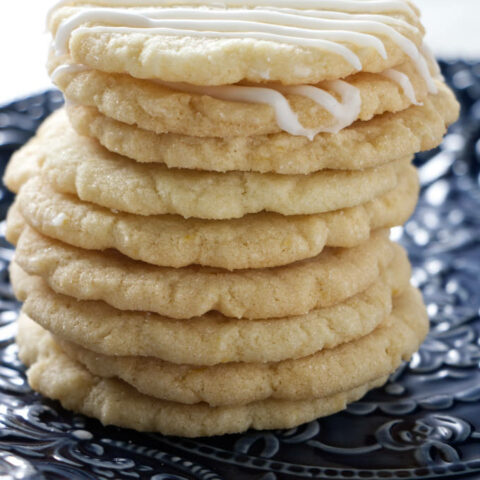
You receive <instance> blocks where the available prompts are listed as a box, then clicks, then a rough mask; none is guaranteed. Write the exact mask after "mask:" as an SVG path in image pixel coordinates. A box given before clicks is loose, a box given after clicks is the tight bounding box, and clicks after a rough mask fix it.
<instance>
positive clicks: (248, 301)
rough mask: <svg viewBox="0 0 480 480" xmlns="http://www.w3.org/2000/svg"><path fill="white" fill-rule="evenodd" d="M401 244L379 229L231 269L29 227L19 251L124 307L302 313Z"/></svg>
mask: <svg viewBox="0 0 480 480" xmlns="http://www.w3.org/2000/svg"><path fill="white" fill-rule="evenodd" d="M399 248H400V247H397V246H396V245H394V244H392V243H391V242H390V241H389V239H388V232H384V231H378V232H376V233H374V234H373V235H372V237H371V238H370V239H369V240H368V241H367V242H364V243H363V244H361V245H359V246H358V247H354V248H350V249H335V248H329V249H325V250H324V251H323V252H322V253H321V254H320V255H318V256H317V257H314V258H311V259H308V260H303V261H301V262H296V263H293V264H290V265H286V266H283V267H274V268H267V269H254V270H238V271H233V272H228V271H226V270H221V269H214V268H207V267H197V266H191V267H185V268H180V269H175V268H166V267H157V266H154V265H149V264H146V263H143V262H138V261H134V260H131V259H129V258H128V257H125V256H123V255H121V254H118V253H116V252H113V251H106V252H97V251H93V250H83V249H79V248H76V247H72V246H70V245H67V244H64V243H61V242H58V241H56V240H53V239H50V238H48V237H45V236H42V235H41V234H39V233H38V232H35V231H34V230H33V229H31V228H30V227H28V228H26V229H25V230H24V232H23V233H22V235H21V236H20V239H19V241H18V245H17V250H16V259H17V262H18V263H19V265H20V266H21V267H22V268H23V269H25V270H26V271H27V272H28V273H29V274H31V275H39V276H41V277H42V278H44V279H45V280H46V281H47V283H48V284H49V285H50V286H51V287H52V288H53V289H54V290H55V291H56V292H58V293H62V294H65V295H69V296H71V297H75V298H78V299H81V300H104V301H106V302H107V303H108V304H110V305H112V306H114V307H115V308H118V309H120V310H139V311H146V312H155V313H158V314H160V315H165V316H167V317H171V318H178V319H185V318H191V317H194V316H199V315H203V314H204V313H206V312H209V311H210V310H216V311H219V312H221V313H222V314H224V315H226V316H227V317H234V318H273V317H284V316H288V315H303V314H305V313H308V312H309V311H311V310H313V309H314V308H320V307H325V306H330V305H334V304H336V303H339V302H342V301H343V300H345V299H346V298H348V297H351V296H352V295H355V294H357V293H359V292H361V291H363V290H365V288H367V287H368V286H369V285H371V284H372V283H373V282H374V281H375V280H376V279H377V278H378V276H379V274H380V272H381V271H382V270H383V269H384V268H386V267H387V265H389V264H390V262H391V261H392V259H393V258H394V256H395V252H396V251H397V250H398V249H399Z"/></svg>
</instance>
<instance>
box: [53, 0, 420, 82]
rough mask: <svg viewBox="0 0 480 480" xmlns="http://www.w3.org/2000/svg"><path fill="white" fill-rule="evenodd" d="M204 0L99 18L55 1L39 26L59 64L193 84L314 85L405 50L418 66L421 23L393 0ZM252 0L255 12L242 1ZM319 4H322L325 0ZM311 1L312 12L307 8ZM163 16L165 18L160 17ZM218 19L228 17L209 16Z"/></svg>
mask: <svg viewBox="0 0 480 480" xmlns="http://www.w3.org/2000/svg"><path fill="white" fill-rule="evenodd" d="M189 3H190V6H191V2H183V4H184V5H185V4H186V5H189ZM232 3H234V2H230V5H232ZM374 3H376V2H374ZM208 4H209V10H208V11H206V10H205V7H204V5H205V2H202V6H203V10H201V9H198V8H195V7H193V11H191V10H190V11H187V13H186V11H185V10H178V9H177V10H173V11H172V10H171V9H169V10H165V7H167V6H169V4H165V2H162V3H159V2H149V5H152V6H155V7H157V8H154V9H148V10H147V9H143V10H141V9H129V10H124V11H120V12H119V10H118V9H115V8H112V9H111V10H110V13H108V11H105V10H104V9H103V12H102V14H103V15H101V16H99V15H97V14H96V12H98V11H99V10H98V9H96V8H94V7H91V6H85V5H79V6H74V7H60V8H58V9H55V10H53V11H52V13H51V16H50V19H49V29H50V31H51V33H52V35H53V37H54V39H55V47H56V52H57V55H59V56H60V58H61V60H63V61H65V62H66V61H67V58H65V56H66V55H67V54H69V55H70V57H71V58H72V60H73V62H74V63H78V64H82V65H86V66H88V67H91V68H93V69H96V70H101V71H105V72H110V73H128V74H129V75H131V76H133V77H137V78H149V79H160V80H165V81H171V82H186V83H190V84H195V85H227V84H235V83H239V82H242V81H248V82H253V83H263V82H265V80H266V79H268V81H271V82H280V83H282V84H285V85H300V84H316V83H318V82H320V81H322V80H333V79H337V78H345V77H347V76H349V75H352V74H354V73H356V72H358V71H359V70H363V71H365V72H373V73H376V72H382V71H384V70H386V69H388V68H391V67H394V66H396V65H400V64H402V63H403V62H405V61H406V60H407V59H408V58H409V57H411V58H415V59H416V60H417V61H418V62H419V63H420V62H421V60H422V59H423V57H422V55H421V53H420V52H419V50H420V49H421V46H422V43H423V35H424V30H423V28H422V27H421V24H420V20H419V14H418V11H417V10H415V9H414V8H413V7H412V6H411V5H410V4H408V3H406V2H403V1H401V0H396V1H395V2H394V3H393V4H392V2H391V1H389V2H381V3H380V4H378V3H377V4H376V5H373V6H371V5H369V2H355V8H353V9H352V8H351V4H350V8H347V9H344V8H342V5H338V7H337V8H335V9H334V10H336V12H326V13H325V11H324V10H325V8H323V9H322V5H321V4H319V3H318V1H317V2H308V6H307V7H306V8H309V9H310V10H308V11H307V12H306V13H304V12H305V10H304V9H303V8H305V7H303V8H302V5H301V4H299V3H298V1H291V2H288V3H283V5H282V7H283V8H285V7H290V8H292V9H297V10H294V12H293V13H294V14H293V15H292V14H291V13H290V11H288V10H283V9H280V10H278V9H276V8H275V7H276V6H277V5H276V4H275V3H274V2H264V3H263V5H262V4H260V5H259V4H258V2H256V1H255V2H247V3H245V2H237V6H239V7H243V8H241V9H240V10H238V9H235V10H233V9H232V10H230V8H227V9H225V8H221V9H218V3H215V2H208ZM170 5H178V2H170ZM392 5H393V8H392ZM109 6H111V4H110V5H109ZM252 6H255V7H256V8H255V10H252V9H251V8H249V7H252ZM328 6H329V7H330V8H331V2H329V4H328ZM162 7H163V8H162ZM212 7H213V8H212ZM245 7H247V8H245ZM262 7H268V8H262ZM312 8H313V9H315V10H317V11H316V12H315V14H313V15H312V12H311V9H312ZM272 9H273V11H272ZM277 10H278V11H277ZM178 12H180V13H178ZM172 13H173V15H172ZM332 13H333V15H334V16H335V17H336V18H335V19H332V18H331V15H332ZM365 13H368V14H379V13H380V14H381V16H374V17H369V21H368V22H361V23H360V22H358V20H359V19H363V18H364V17H362V16H360V17H358V14H360V15H362V14H365ZM112 15H116V16H117V25H119V26H118V27H117V26H116V25H112V24H111V21H107V22H106V21H105V18H108V19H110V18H111V17H112ZM163 15H168V16H167V17H166V18H168V19H169V20H167V22H165V20H164V17H163ZM185 15H187V17H188V18H190V19H194V20H193V23H192V22H187V24H185V23H183V22H182V21H181V25H183V26H184V27H185V28H186V29H184V28H180V29H179V30H175V28H177V27H178V26H179V24H178V20H179V19H181V17H182V16H185ZM226 16H231V17H232V19H233V20H234V21H233V22H228V21H227V22H223V21H221V20H219V19H220V18H226ZM252 16H253V18H252ZM259 16H260V17H261V18H259ZM339 16H340V19H338V17H339ZM202 19H203V20H202ZM325 19H326V20H327V22H328V27H327V28H326V27H325ZM337 19H338V20H337ZM206 20H208V21H209V22H208V23H207V25H208V27H209V28H207V31H206V29H205V27H206V24H205V22H206ZM212 20H213V21H212ZM240 20H242V21H240ZM352 20H353V23H350V22H351V21H352ZM239 21H240V22H239ZM243 21H247V22H248V23H243ZM172 22H173V23H172ZM252 22H253V23H252ZM219 23H220V25H219ZM332 24H333V25H334V27H333V28H334V29H333V30H332ZM169 25H174V26H173V28H174V30H168V31H166V30H165V28H160V30H158V29H156V30H155V28H153V27H155V26H160V27H165V26H167V27H168V26H169ZM284 25H285V26H284ZM131 27H141V28H131ZM231 28H233V31H229V29H231ZM298 28H299V29H298ZM199 30H202V31H201V32H200V31H199ZM194 31H195V32H194ZM257 31H259V32H260V33H258V35H257V34H256V32H257ZM244 32H246V33H244ZM254 32H255V33H254ZM258 36H260V37H261V38H259V37H258ZM255 37H257V38H255ZM292 58H294V59H295V65H294V67H293V66H292ZM422 66H423V67H424V68H426V66H425V65H424V64H422V65H421V66H419V68H421V67H422Z"/></svg>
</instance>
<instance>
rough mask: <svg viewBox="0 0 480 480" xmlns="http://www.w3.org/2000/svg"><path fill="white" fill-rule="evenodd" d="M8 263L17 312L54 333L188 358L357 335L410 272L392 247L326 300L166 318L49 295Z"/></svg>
mask: <svg viewBox="0 0 480 480" xmlns="http://www.w3.org/2000/svg"><path fill="white" fill-rule="evenodd" d="M10 270H11V271H10V273H11V279H12V285H13V288H14V291H15V294H16V295H17V297H18V298H19V299H20V300H22V301H23V300H24V301H25V306H24V309H25V312H26V313H27V314H28V315H29V316H31V317H32V318H33V319H34V320H35V321H36V322H37V323H39V324H41V325H42V326H43V327H45V328H47V329H48V330H50V331H52V332H53V333H55V334H56V335H58V336H59V337H60V338H63V339H65V340H69V341H72V342H74V343H78V344H80V345H82V346H84V347H85V348H88V349H90V350H93V351H96V352H98V353H103V354H106V355H125V356H132V355H133V356H137V355H139V356H152V357H157V358H161V359H163V360H165V361H168V362H172V363H177V364H189V365H215V364H218V363H227V362H278V361H281V360H285V359H290V358H301V357H305V356H308V355H312V354H313V353H315V352H318V351H320V350H322V349H323V348H332V347H335V346H337V345H339V344H341V343H344V342H348V341H351V340H354V339H357V338H359V337H361V336H363V335H367V334H368V333H370V332H371V331H372V330H374V329H375V328H376V327H377V326H378V325H379V324H380V323H381V322H382V321H383V320H384V319H385V318H386V317H388V315H389V314H390V310H391V301H392V296H396V295H398V294H400V293H402V292H403V291H404V290H405V288H406V286H407V285H408V281H409V278H410V265H409V263H408V260H407V258H406V255H405V253H404V252H403V251H402V250H401V249H397V255H396V256H395V259H394V261H393V262H392V263H391V264H390V265H389V266H388V267H387V268H386V269H385V270H384V271H383V272H382V274H381V276H379V278H378V279H377V280H376V281H374V282H373V283H372V284H371V285H370V286H369V287H368V288H366V289H365V291H363V292H360V293H358V294H356V295H355V296H353V297H351V298H348V299H346V300H344V301H343V302H340V303H337V304H335V305H333V306H331V307H326V308H318V309H315V310H312V311H311V312H309V313H307V314H305V315H299V316H290V317H284V318H275V319H263V320H246V319H243V320H239V319H233V318H226V317H224V316H223V315H220V314H217V313H214V312H211V313H207V314H205V315H203V316H202V317H196V318H192V319H189V320H174V319H171V318H166V317H162V316H159V315H156V314H151V313H145V312H133V311H120V310H117V309H114V308H112V307H110V306H108V305H107V304H105V303H103V302H99V301H96V302H94V301H79V300H77V299H75V298H72V297H67V296H64V295H60V294H56V293H54V292H53V291H52V290H51V289H50V288H49V287H48V286H47V284H46V283H45V282H44V281H43V280H41V279H40V277H33V276H29V275H28V274H26V273H25V272H24V271H23V270H22V269H21V268H20V267H19V266H18V265H17V263H13V264H12V266H11V269H10ZM120 332H121V333H120Z"/></svg>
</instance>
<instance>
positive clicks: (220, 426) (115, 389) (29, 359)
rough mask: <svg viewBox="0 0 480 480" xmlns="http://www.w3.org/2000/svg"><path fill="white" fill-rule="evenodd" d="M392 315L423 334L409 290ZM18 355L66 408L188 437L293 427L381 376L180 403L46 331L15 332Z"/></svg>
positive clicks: (420, 313) (418, 306) (417, 303)
mask: <svg viewBox="0 0 480 480" xmlns="http://www.w3.org/2000/svg"><path fill="white" fill-rule="evenodd" d="M396 305H397V308H396V313H395V316H397V317H398V320H397V321H399V322H401V323H403V324H404V325H405V327H406V328H408V329H409V330H411V331H412V332H415V334H414V337H415V338H414V340H413V341H412V345H411V348H412V349H414V348H416V347H415V345H417V346H418V344H419V342H420V340H421V338H423V336H424V335H425V333H426V317H425V315H424V307H423V305H422V303H421V298H420V295H418V293H416V291H415V290H410V291H409V293H408V294H406V295H404V296H403V297H402V298H400V299H399V300H398V301H397V304H396ZM19 351H20V358H21V359H22V360H23V361H24V362H26V363H27V364H28V365H29V366H30V369H29V371H28V379H29V383H30V385H31V386H32V388H33V389H35V390H36V391H38V392H40V393H42V394H43V395H45V396H47V397H50V398H53V399H56V400H59V401H60V402H61V403H62V405H63V406H64V407H65V408H68V409H71V410H74V411H77V412H81V413H84V414H86V415H90V416H93V417H96V418H98V419H99V420H100V421H102V422H103V423H104V424H114V425H118V426H121V427H127V428H135V429H136V430H141V431H143V430H144V431H159V432H161V433H163V434H167V435H182V436H187V437H196V436H206V435H220V434H225V433H235V432H241V431H244V430H247V429H249V428H255V429H273V428H293V427H295V426H297V425H299V424H301V423H304V422H307V421H310V420H313V419H315V418H317V417H319V416H322V415H329V414H332V413H334V412H336V411H339V410H341V409H343V408H345V406H346V403H348V402H350V401H354V400H357V399H359V398H360V397H361V396H363V395H364V394H365V393H366V391H367V390H368V389H370V388H374V387H375V386H379V385H381V384H383V383H384V382H385V381H386V379H387V378H386V377H383V378H381V379H377V380H375V381H373V382H371V383H370V384H369V385H364V386H361V387H358V388H356V389H354V390H352V391H349V392H342V393H339V394H336V395H334V396H331V397H325V398H319V399H310V400H303V401H288V400H264V401H260V402H253V403H249V404H247V405H243V406H233V407H232V406H230V407H228V406H224V407H210V406H208V405H207V404H205V403H200V404H197V405H184V404H179V403H175V402H167V401H165V400H158V399H154V398H153V397H149V396H147V395H143V394H141V393H139V392H138V390H136V389H134V388H133V387H130V386H128V384H126V383H124V382H122V381H119V380H116V379H102V378H100V377H95V376H94V375H92V374H91V373H90V372H89V371H88V370H87V369H86V368H85V367H83V366H81V364H79V363H78V362H75V361H73V360H72V359H71V358H70V357H68V356H67V355H66V354H65V353H64V352H63V351H62V350H61V349H60V348H59V347H58V345H57V344H56V343H55V342H54V341H53V339H52V337H51V336H50V335H49V334H48V332H46V331H44V330H43V331H42V330H37V331H36V332H35V333H34V334H33V335H23V334H21V335H20V336H19Z"/></svg>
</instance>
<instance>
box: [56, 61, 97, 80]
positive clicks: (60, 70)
mask: <svg viewBox="0 0 480 480" xmlns="http://www.w3.org/2000/svg"><path fill="white" fill-rule="evenodd" d="M87 70H90V69H89V68H88V67H86V66H85V65H70V64H65V65H60V66H59V67H57V68H56V69H55V70H54V71H53V72H52V74H51V75H50V78H51V79H52V82H53V83H55V84H57V83H58V79H59V78H60V77H61V76H62V75H64V74H68V73H80V72H85V71H87Z"/></svg>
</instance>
